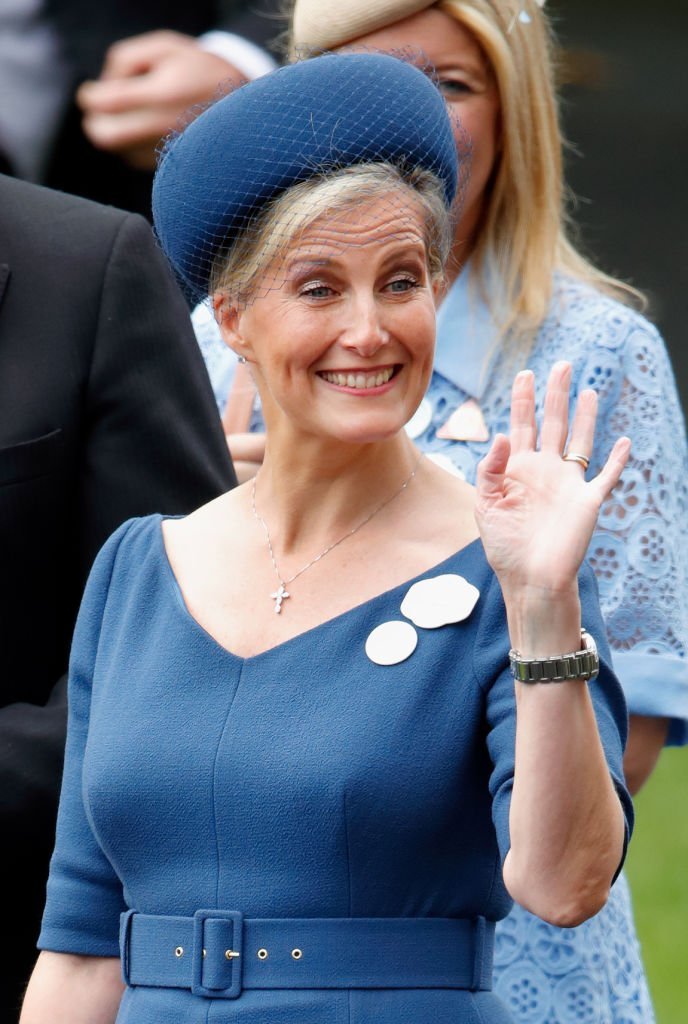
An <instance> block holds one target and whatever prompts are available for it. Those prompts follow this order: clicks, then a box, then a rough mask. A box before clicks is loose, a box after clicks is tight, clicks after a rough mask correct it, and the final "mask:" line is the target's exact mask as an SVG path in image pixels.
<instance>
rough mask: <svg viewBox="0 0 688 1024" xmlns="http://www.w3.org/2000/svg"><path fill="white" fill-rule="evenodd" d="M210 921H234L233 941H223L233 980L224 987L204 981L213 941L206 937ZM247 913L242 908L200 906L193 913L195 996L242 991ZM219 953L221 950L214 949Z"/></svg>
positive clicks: (229, 996)
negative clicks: (206, 927) (245, 917)
mask: <svg viewBox="0 0 688 1024" xmlns="http://www.w3.org/2000/svg"><path fill="white" fill-rule="evenodd" d="M206 921H231V923H232V938H231V945H229V944H225V942H224V940H223V943H222V945H224V949H223V950H222V954H221V955H222V957H223V958H224V960H225V961H226V962H227V966H228V968H229V971H230V978H231V983H230V984H229V985H227V986H225V987H224V988H209V987H208V986H207V985H204V984H203V964H204V961H205V960H206V959H207V957H206V951H207V949H208V945H209V943H208V942H207V941H206V937H205V924H206ZM243 931H244V915H243V914H242V913H241V911H239V910H197V911H196V913H195V914H194V916H193V952H192V956H193V961H192V975H191V991H192V993H193V995H195V996H205V997H206V998H208V997H210V998H214V999H237V998H238V997H239V996H240V995H241V975H242V953H243V948H242V946H243ZM212 952H213V953H214V955H215V956H217V950H216V949H214V950H213V951H212Z"/></svg>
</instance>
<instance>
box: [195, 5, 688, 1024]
mask: <svg viewBox="0 0 688 1024" xmlns="http://www.w3.org/2000/svg"><path fill="white" fill-rule="evenodd" d="M290 45H291V56H292V58H296V57H298V56H308V55H311V54H312V53H313V52H317V51H318V50H330V49H337V48H349V47H353V48H356V47H363V48H367V49H381V50H392V51H394V50H410V51H415V52H417V53H421V54H422V55H423V58H427V59H428V60H429V61H430V62H431V63H432V64H433V65H434V67H435V68H436V71H437V74H438V77H439V79H440V83H441V88H442V91H443V93H444V95H445V97H446V100H447V103H448V104H449V105H450V107H451V109H452V112H453V113H454V114H457V115H458V117H459V118H460V121H461V124H462V126H463V129H464V131H465V132H466V133H467V134H468V135H469V136H470V139H471V143H472V169H471V176H470V181H469V182H468V186H467V188H466V189H465V190H464V195H463V206H462V212H461V216H460V218H459V220H458V222H457V226H456V231H455V236H454V245H453V252H452V260H451V262H450V267H449V287H448V290H447V291H446V293H445V295H444V297H443V299H442V301H441V305H440V310H439V316H438V325H437V330H438V338H437V353H436V359H435V372H434V374H433V377H432V381H431V384H430V388H429V390H428V394H427V396H426V399H425V401H424V402H423V404H422V406H421V408H420V410H419V412H418V414H417V415H416V416H415V417H414V419H413V421H412V422H411V424H409V428H408V429H409V432H410V433H411V435H412V436H413V437H414V439H415V441H416V443H417V444H418V446H419V447H421V448H422V449H424V450H425V451H427V452H429V453H430V454H431V457H432V458H434V459H435V460H436V461H437V462H439V463H440V464H442V465H444V466H445V468H447V469H449V470H451V471H453V472H455V473H457V474H459V475H461V476H464V477H465V478H466V479H468V480H469V481H471V482H473V481H474V480H475V471H476V466H477V463H478V461H479V460H480V459H481V458H482V457H483V455H484V454H485V452H486V450H487V448H488V446H489V442H490V440H491V438H492V437H494V434H495V433H496V432H498V431H503V430H505V427H506V424H507V423H508V417H509V406H510V393H509V386H510V380H511V374H512V373H513V371H514V369H516V368H519V367H523V366H527V367H529V368H531V369H533V370H534V371H535V373H536V379H537V380H538V381H539V382H540V390H539V392H538V395H537V403H538V410H539V411H541V408H542V401H543V397H544V396H543V385H544V381H545V379H546V376H547V374H546V370H547V368H549V367H550V366H551V365H552V364H553V363H554V362H555V361H556V360H557V359H561V358H566V359H568V360H570V361H571V362H572V363H573V380H572V390H573V392H574V394H577V393H579V392H580V391H581V390H583V389H584V388H585V387H593V388H594V389H595V390H596V391H597V392H598V395H599V400H600V417H599V420H598V425H597V431H598V434H597V437H598V443H599V447H598V450H599V451H602V452H603V451H605V450H607V448H608V446H609V445H608V442H609V439H610V438H612V437H613V436H616V435H617V434H618V433H622V432H625V433H628V434H629V435H631V436H632V438H633V451H632V454H631V459H630V463H629V468H628V469H627V471H626V474H625V476H624V481H623V483H622V485H621V486H620V488H619V489H618V490H617V492H616V493H615V495H614V496H613V497H612V498H611V499H610V500H609V501H608V503H607V505H606V506H605V508H604V510H603V514H602V517H601V520H600V523H599V525H598V529H597V531H596V533H595V535H594V538H593V541H592V544H591V547H590V550H589V552H588V556H589V558H590V560H591V563H592V565H593V567H594V569H595V572H596V576H597V580H598V585H599V588H600V597H601V603H602V608H603V611H604V613H605V618H606V624H607V628H608V631H609V638H610V642H611V645H612V648H613V651H614V654H615V665H616V668H617V671H618V673H619V675H620V678H621V681H622V683H623V685H624V689H625V693H626V699H627V702H628V706H629V711H630V716H631V730H630V738H629V743H628V748H627V751H626V758H625V770H626V774H627V778H628V782H629V786H630V788H631V790H632V791H635V792H637V791H638V789H640V787H641V786H642V785H643V783H644V782H645V781H646V779H647V778H648V776H649V775H650V773H651V771H652V769H653V767H654V765H655V763H656V760H657V758H658V756H659V754H660V752H661V749H662V747H663V746H664V745H665V744H671V745H682V744H684V743H685V742H686V741H687V739H688V730H687V729H686V721H687V720H688V668H687V664H686V660H685V653H686V648H687V646H688V607H687V590H688V588H687V585H686V581H687V575H688V570H687V553H688V544H686V523H687V522H688V517H687V515H686V511H687V507H688V499H687V486H686V480H687V479H688V472H687V470H688V459H687V456H686V442H685V427H684V421H683V415H682V412H681V408H680V404H679V400H678V396H677V392H676V386H675V382H674V377H673V373H672V370H671V366H670V363H669V360H668V357H667V353H666V350H665V347H664V344H663V342H662V340H661V338H660V336H659V335H658V333H657V331H656V329H655V328H654V327H653V326H652V325H651V324H650V323H648V321H647V320H646V319H644V318H643V317H642V316H640V315H639V314H638V313H637V312H636V311H635V310H634V308H633V307H634V306H637V305H639V304H641V301H642V300H641V298H640V296H639V295H638V293H636V292H635V291H634V290H633V289H631V288H629V287H628V286H626V285H625V284H623V283H622V282H620V281H617V280H615V279H613V278H611V277H609V276H608V275H606V274H604V273H603V272H602V271H600V270H599V269H598V268H596V267H595V266H594V265H593V264H591V263H590V262H589V261H588V260H586V259H585V257H584V256H582V255H581V253H580V252H578V250H577V249H576V247H575V245H574V244H573V242H572V241H571V238H570V236H569V232H568V225H567V218H566V212H565V206H564V198H563V195H564V186H563V180H562V152H561V150H562V138H561V133H560V129H559V121H558V112H557V102H556V94H555V88H554V74H553V50H554V46H553V38H552V33H551V28H550V25H549V23H548V21H547V18H546V15H545V14H544V12H543V11H542V9H541V8H540V7H539V5H537V4H536V3H534V2H531V0H444V2H442V3H428V2H427V0H425V2H424V0H365V2H363V0H350V2H348V3H347V4H345V5H343V4H341V3H339V2H337V0H297V2H296V5H295V10H294V14H293V24H292V32H291V40H290ZM457 142H458V143H459V145H460V146H464V147H465V138H462V139H458V140H457ZM195 321H196V324H197V333H198V334H199V340H200V341H201V345H202V348H203V349H204V353H205V354H206V359H207V362H208V365H209V369H210V370H211V376H212V377H213V378H214V382H215V384H216V394H217V396H218V401H219V404H221V405H224V399H225V396H226V389H227V385H228V381H229V378H230V377H231V376H232V374H233V372H234V366H233V362H232V357H231V355H225V354H224V352H226V350H224V352H223V350H222V348H221V343H220V342H219V340H218V337H217V334H216V333H215V332H216V329H215V325H214V321H213V320H212V317H211V316H210V315H209V314H208V312H207V311H206V310H205V309H203V308H200V307H199V309H198V310H197V311H196V313H195ZM244 369H245V368H240V373H242V372H243V370H244ZM234 384H235V394H234V396H233V397H234V400H233V401H232V402H230V404H229V408H228V409H227V410H226V412H225V416H226V424H227V426H228V428H229V430H228V432H230V431H235V430H237V429H242V430H246V431H248V433H244V434H242V435H237V434H235V435H234V436H232V437H231V438H230V446H231V448H232V452H233V454H234V456H235V459H238V461H239V463H240V467H241V468H242V469H243V471H244V472H245V473H251V472H253V471H255V462H256V459H258V458H260V451H261V444H262V441H261V436H260V431H261V429H262V419H261V413H260V408H259V407H258V406H257V405H255V406H254V407H253V408H252V409H251V407H250V402H249V405H248V407H247V406H246V404H245V399H246V395H245V393H244V394H243V396H242V395H241V394H240V392H239V388H240V387H245V386H246V377H245V375H244V379H243V380H242V379H241V377H239V378H238V379H236V378H235V381H234ZM242 397H243V399H244V407H243V410H242V408H241V398H242ZM237 410H238V411H239V417H238V423H239V427H238V428H237ZM242 418H243V421H242ZM598 469H599V466H598V465H595V464H593V465H592V466H591V472H594V471H597V470H598ZM496 956H497V963H496V967H497V986H498V990H499V991H500V993H501V995H502V997H503V998H504V999H506V1001H507V1002H508V1004H509V1006H510V1008H511V1010H512V1012H513V1013H514V1015H515V1017H516V1019H517V1020H519V1021H522V1022H523V1024H526V1022H527V1024H570V1022H576V1024H578V1022H583V1024H651V1022H652V1020H653V1019H654V1016H653V1011H652V1007H651V1003H650V998H649V995H648V991H647V986H646V982H645V979H644V975H643V970H642V966H641V960H640V954H639V949H638V943H637V939H636V935H635V929H634V925H633V919H632V911H631V904H630V898H629V894H628V888H627V884H626V882H625V879H624V878H623V876H622V877H621V879H620V880H619V882H618V883H617V885H616V886H615V888H614V890H613V894H612V898H611V900H610V902H609V904H608V906H607V907H606V908H605V910H604V912H603V913H602V914H600V915H599V916H598V917H596V918H594V919H593V920H592V921H590V922H587V923H586V924H585V925H584V926H583V927H581V928H578V929H573V930H572V929H567V930H559V929H556V928H553V927H551V926H549V925H546V924H544V923H543V922H542V921H539V920H538V919H536V918H534V917H532V916H530V915H529V914H527V913H526V912H525V911H523V910H521V909H520V908H518V907H516V908H514V911H513V912H512V914H511V915H510V916H509V917H508V918H507V919H506V921H505V922H503V923H502V924H501V925H500V927H499V929H498V943H497V951H496Z"/></svg>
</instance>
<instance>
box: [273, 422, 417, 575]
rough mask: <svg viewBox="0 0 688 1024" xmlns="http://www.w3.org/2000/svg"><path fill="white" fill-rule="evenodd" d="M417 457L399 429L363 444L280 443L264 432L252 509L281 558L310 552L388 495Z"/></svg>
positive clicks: (311, 439) (308, 439)
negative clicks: (266, 528) (264, 442)
mask: <svg viewBox="0 0 688 1024" xmlns="http://www.w3.org/2000/svg"><path fill="white" fill-rule="evenodd" d="M277 433H278V434H279V432H277ZM418 458H419V453H418V451H417V450H416V448H415V447H414V445H413V444H412V442H411V441H410V439H409V438H408V437H407V436H406V434H405V433H404V432H403V431H401V432H400V433H398V434H396V435H395V436H394V437H392V438H388V439H386V440H384V441H377V442H372V443H369V444H361V445H355V444H344V443H337V442H329V441H324V440H323V439H322V438H314V437H306V438H303V437H302V438H300V439H299V441H298V443H293V442H292V443H290V444H284V443H282V441H281V439H280V438H279V436H277V437H270V434H268V441H267V444H266V451H265V461H264V462H263V466H262V468H261V470H260V473H259V475H258V478H257V481H256V492H255V493H256V508H257V511H258V513H259V515H260V516H261V517H262V518H263V519H264V520H265V522H266V523H267V525H268V528H269V530H270V535H271V538H272V542H273V544H274V545H275V546H276V548H278V549H279V553H280V554H281V555H282V556H289V555H290V554H293V553H297V552H302V553H306V554H309V553H312V552H313V551H317V550H318V548H324V547H326V546H327V545H328V544H331V543H333V541H335V540H337V537H338V536H339V535H340V534H344V533H346V532H347V531H348V530H351V529H353V528H354V527H355V526H356V525H357V524H358V523H360V522H361V521H362V520H363V519H365V517H366V516H367V515H369V514H370V513H371V512H372V511H373V510H374V509H375V508H376V506H378V505H380V504H381V503H382V502H384V501H386V500H388V499H390V498H392V496H393V495H395V494H396V492H397V491H399V489H400V488H401V487H402V485H403V483H404V481H405V480H407V479H408V477H409V476H410V475H411V474H412V473H413V470H414V467H415V465H416V464H417V462H418ZM391 505H392V503H391V502H390V507H391ZM380 511H381V513H382V511H383V510H380ZM384 511H386V509H385V510H384Z"/></svg>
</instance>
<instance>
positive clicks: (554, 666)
mask: <svg viewBox="0 0 688 1024" xmlns="http://www.w3.org/2000/svg"><path fill="white" fill-rule="evenodd" d="M581 639H582V641H583V648H582V650H580V651H572V652H571V653H570V654H553V655H552V656H551V657H549V658H522V657H521V655H520V654H519V652H518V651H514V650H511V651H509V661H510V662H511V672H512V675H513V677H514V679H516V680H518V682H519V683H564V682H566V681H567V680H569V679H585V680H588V679H594V678H595V676H596V675H597V674H598V673H599V671H600V659H599V655H598V653H597V645H596V643H595V641H594V640H593V638H592V637H591V636H590V634H589V633H586V631H585V630H584V629H582V630H581Z"/></svg>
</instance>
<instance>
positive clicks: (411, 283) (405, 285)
mask: <svg viewBox="0 0 688 1024" xmlns="http://www.w3.org/2000/svg"><path fill="white" fill-rule="evenodd" d="M417 287H418V282H417V281H416V280H415V279H414V278H413V277H397V278H396V279H395V280H394V281H390V282H389V284H388V285H387V288H388V290H389V291H391V292H393V293H396V294H399V293H403V292H409V291H411V289H412V288H417Z"/></svg>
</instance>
